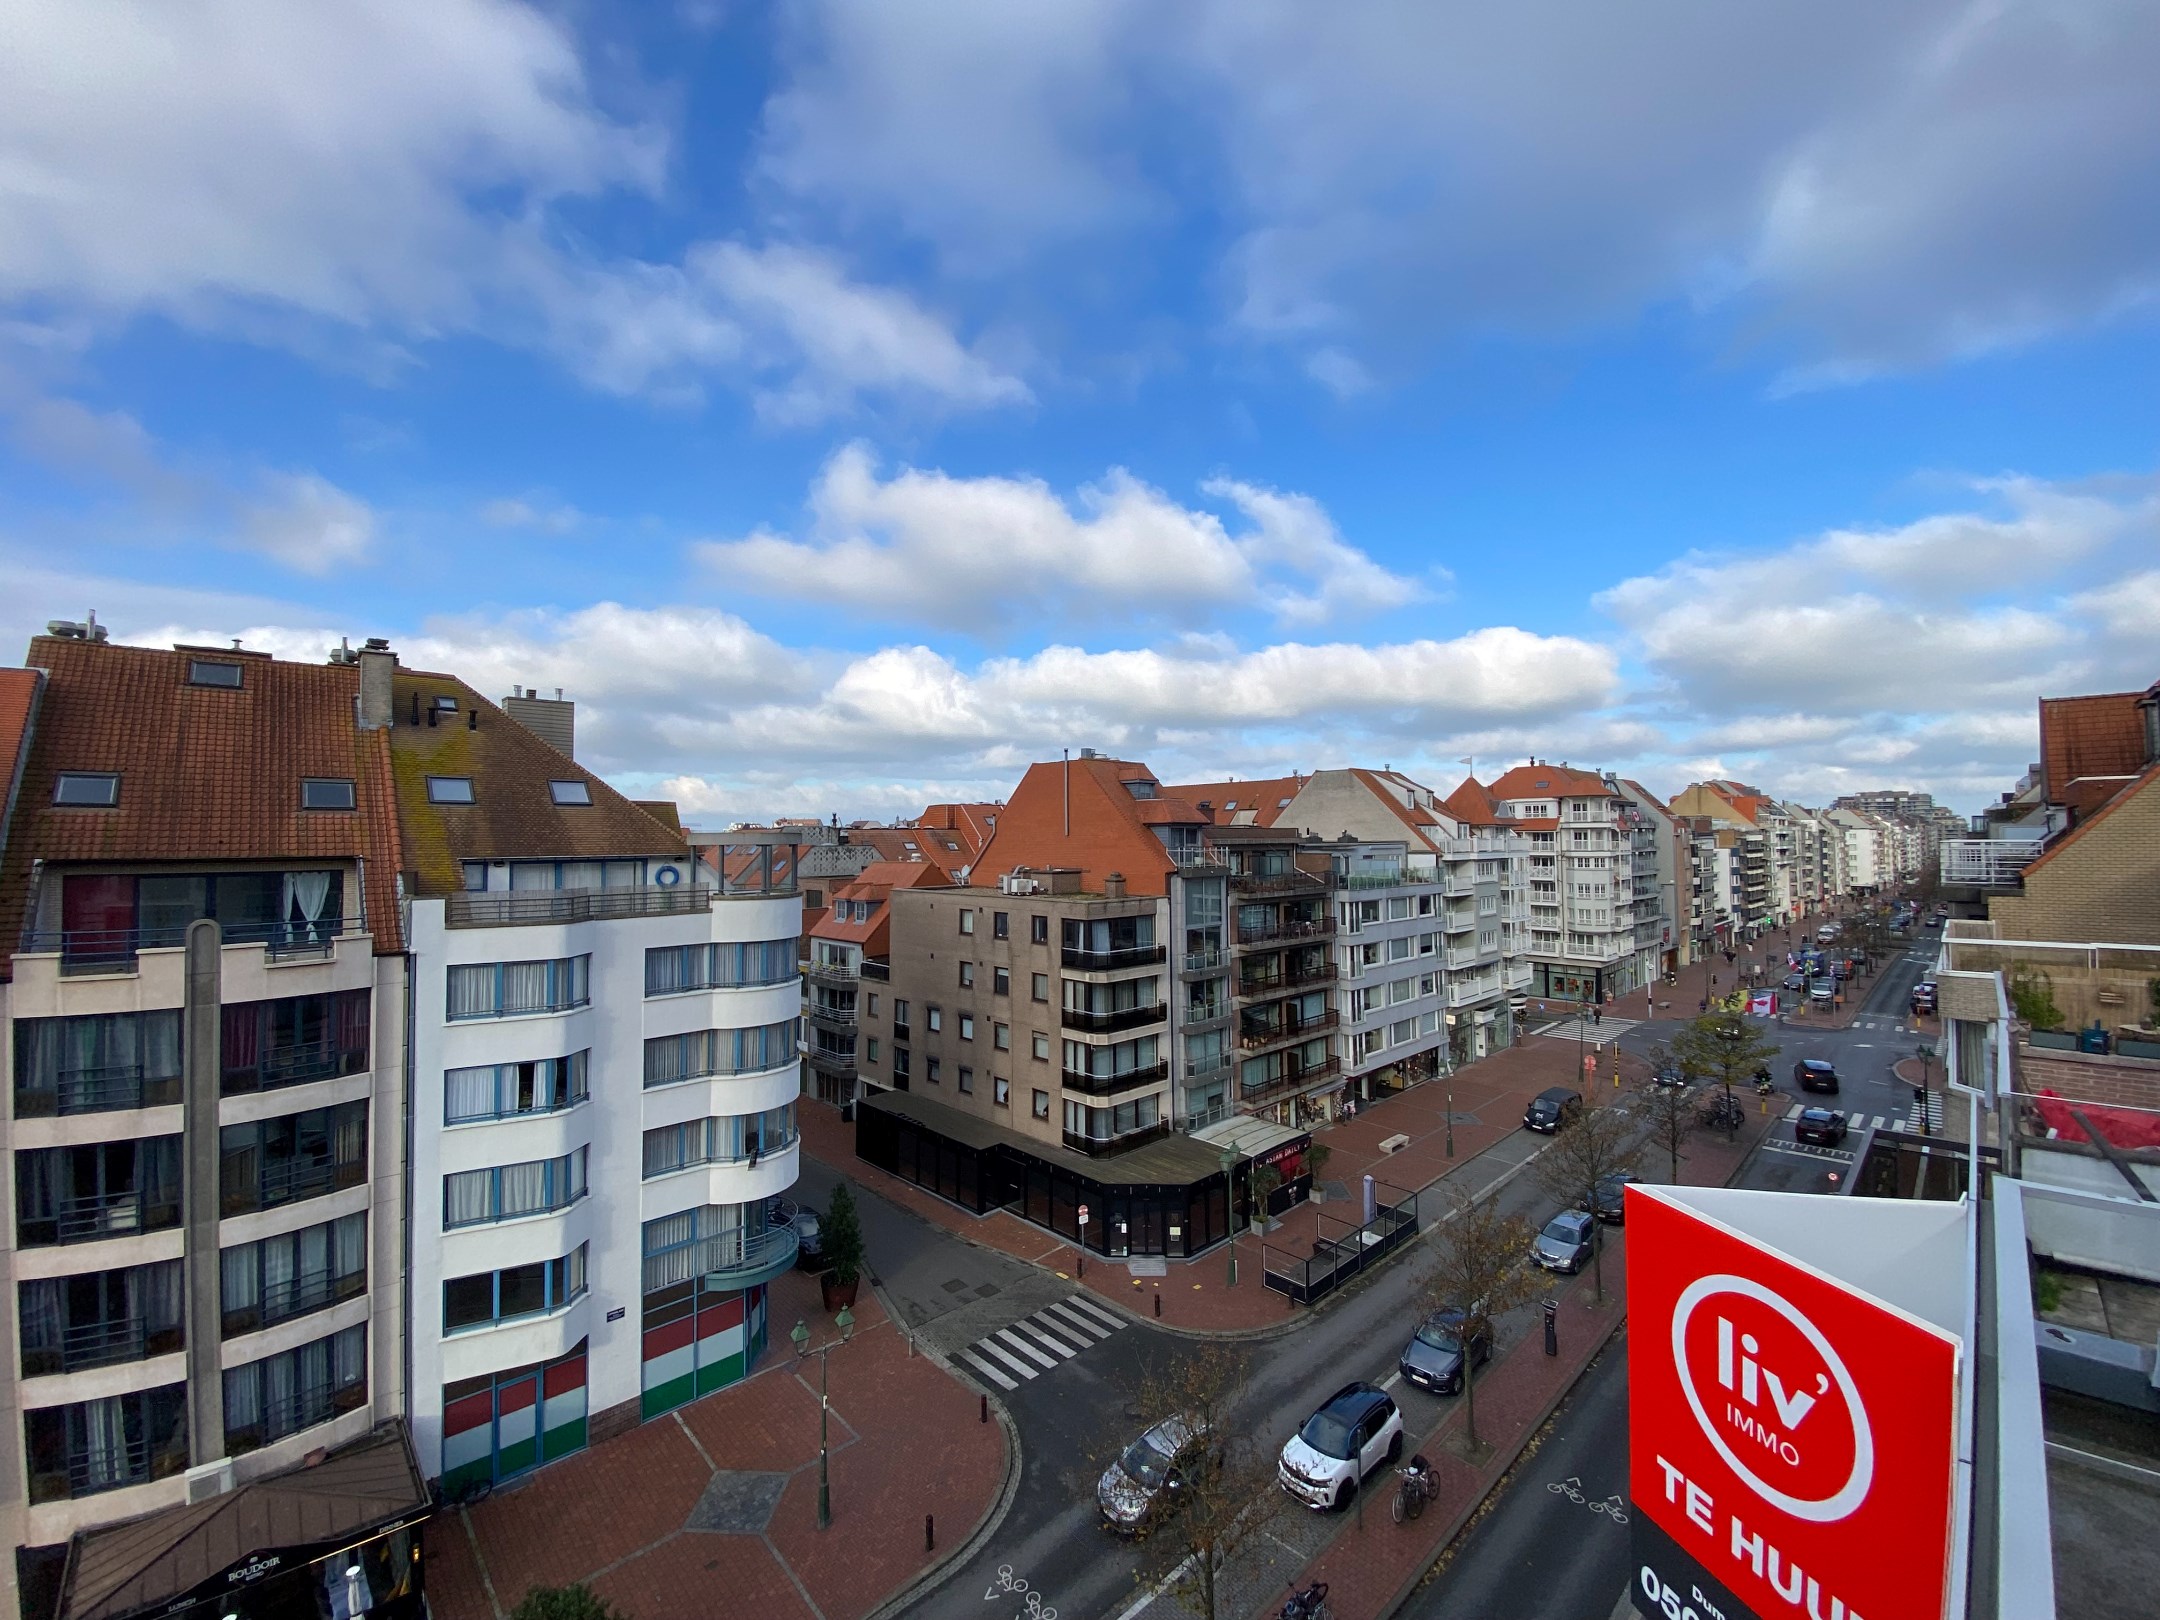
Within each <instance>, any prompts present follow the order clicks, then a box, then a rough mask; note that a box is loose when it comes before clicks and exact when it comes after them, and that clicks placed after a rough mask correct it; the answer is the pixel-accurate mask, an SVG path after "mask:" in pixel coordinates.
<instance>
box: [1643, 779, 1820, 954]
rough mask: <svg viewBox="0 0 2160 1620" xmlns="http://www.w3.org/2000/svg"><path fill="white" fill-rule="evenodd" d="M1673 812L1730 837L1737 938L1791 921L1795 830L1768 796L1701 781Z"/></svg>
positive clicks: (1731, 898) (1688, 790) (1729, 784)
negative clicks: (1726, 833)
mask: <svg viewBox="0 0 2160 1620" xmlns="http://www.w3.org/2000/svg"><path fill="white" fill-rule="evenodd" d="M1672 808H1673V811H1674V813H1675V814H1677V815H1685V816H1695V817H1701V818H1704V819H1706V820H1708V821H1709V822H1710V823H1711V824H1712V825H1713V826H1714V827H1716V828H1718V829H1720V830H1721V831H1729V832H1730V833H1731V835H1732V837H1731V844H1730V847H1731V851H1732V853H1731V856H1730V858H1729V859H1730V864H1731V866H1732V869H1733V880H1732V886H1731V888H1730V889H1729V891H1728V897H1727V903H1728V905H1729V907H1730V910H1731V914H1732V922H1733V928H1734V931H1735V934H1736V936H1738V937H1743V938H1744V937H1749V936H1752V935H1753V934H1755V933H1758V932H1760V931H1762V930H1763V929H1766V928H1775V927H1778V926H1780V925H1782V924H1783V923H1785V922H1786V921H1788V920H1789V919H1790V918H1791V916H1792V902H1793V878H1792V870H1793V865H1794V861H1795V853H1794V844H1793V838H1792V834H1791V827H1790V823H1788V822H1787V821H1786V820H1785V818H1784V817H1783V816H1782V815H1780V814H1778V813H1776V812H1775V810H1774V809H1773V807H1772V804H1771V800H1770V798H1769V796H1768V795H1767V794H1764V793H1760V792H1758V791H1757V790H1755V789H1754V788H1751V787H1748V786H1746V785H1745V784H1744V783H1740V782H1732V781H1714V782H1697V783H1694V784H1692V785H1691V786H1689V787H1686V788H1683V789H1682V790H1681V791H1680V792H1679V793H1678V794H1676V795H1675V796H1674V798H1673V801H1672Z"/></svg>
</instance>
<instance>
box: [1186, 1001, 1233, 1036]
mask: <svg viewBox="0 0 2160 1620" xmlns="http://www.w3.org/2000/svg"><path fill="white" fill-rule="evenodd" d="M1232 1011H1233V1008H1232V1006H1231V1004H1230V1002H1229V1000H1228V999H1227V998H1226V999H1224V1000H1221V1001H1196V1002H1193V1003H1191V1004H1190V1005H1189V1006H1187V1007H1186V1009H1185V1016H1184V1017H1183V1018H1182V1019H1180V1020H1179V1026H1180V1027H1181V1028H1183V1029H1187V1030H1199V1029H1206V1028H1207V1027H1208V1026H1209V1025H1211V1024H1219V1023H1221V1022H1223V1021H1224V1020H1225V1019H1227V1018H1228V1017H1229V1016H1230V1014H1231V1012H1232Z"/></svg>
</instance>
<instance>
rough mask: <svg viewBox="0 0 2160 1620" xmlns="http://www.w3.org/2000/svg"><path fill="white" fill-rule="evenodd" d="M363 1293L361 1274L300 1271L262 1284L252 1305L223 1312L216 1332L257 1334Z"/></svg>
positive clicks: (363, 1274)
mask: <svg viewBox="0 0 2160 1620" xmlns="http://www.w3.org/2000/svg"><path fill="white" fill-rule="evenodd" d="M366 1292H367V1273H366V1272H365V1271H352V1272H345V1273H342V1274H340V1273H338V1272H334V1271H331V1270H328V1269H327V1268H325V1269H323V1270H318V1271H309V1272H303V1273H302V1274H301V1275H299V1276H297V1277H287V1278H284V1279H282V1280H281V1281H278V1282H273V1283H268V1284H265V1285H264V1287H263V1290H262V1297H261V1299H260V1301H259V1302H258V1303H256V1304H255V1305H253V1306H249V1307H245V1308H243V1309H240V1310H233V1311H227V1312H225V1313H224V1317H223V1319H222V1323H221V1327H220V1331H221V1332H222V1333H223V1335H224V1337H226V1338H228V1339H230V1338H232V1337H234V1336H235V1335H236V1334H241V1333H255V1332H259V1331H260V1330H261V1329H263V1328H266V1327H273V1326H275V1325H276V1324H277V1323H279V1322H289V1321H291V1320H292V1319H293V1318H295V1317H298V1316H306V1315H308V1314H309V1313H310V1312H313V1311H319V1310H323V1309H325V1308H326V1307H328V1306H331V1305H335V1304H338V1303H339V1302H340V1301H343V1300H348V1299H352V1298H355V1297H357V1296H358V1295H360V1294H364V1293H366Z"/></svg>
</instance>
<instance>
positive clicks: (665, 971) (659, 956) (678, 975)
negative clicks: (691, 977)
mask: <svg viewBox="0 0 2160 1620" xmlns="http://www.w3.org/2000/svg"><path fill="white" fill-rule="evenodd" d="M685 954H686V951H685V947H683V946H681V945H653V946H649V947H647V949H646V952H645V993H646V994H647V995H648V996H666V995H672V994H674V993H675V992H676V991H678V990H682V989H686V988H687V985H686V984H685V980H686V979H687V977H688V973H687V966H688V964H687V963H686V962H685V961H684V959H683V958H684V956H685Z"/></svg>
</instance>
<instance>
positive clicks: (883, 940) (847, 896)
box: [810, 861, 952, 957]
mask: <svg viewBox="0 0 2160 1620" xmlns="http://www.w3.org/2000/svg"><path fill="white" fill-rule="evenodd" d="M951 884H952V877H951V875H950V874H948V873H947V872H946V871H945V869H944V868H943V867H941V866H937V865H934V864H933V863H931V862H929V861H872V862H871V863H870V864H869V865H868V866H866V867H864V868H863V869H862V872H861V873H860V874H859V875H858V876H856V877H854V878H851V879H850V880H849V881H848V882H846V883H843V884H841V885H840V887H838V888H837V889H835V890H833V894H832V897H833V899H834V900H835V901H836V902H837V901H841V900H869V901H872V902H877V903H878V905H877V909H876V910H875V911H873V912H872V913H871V914H870V920H869V921H868V922H857V921H854V920H853V919H850V920H848V921H846V922H842V921H841V920H840V918H839V917H838V916H836V915H834V914H833V913H831V912H830V911H828V912H827V914H826V915H825V917H824V918H823V919H822V920H820V921H819V923H818V924H817V926H816V927H814V928H812V929H811V930H810V933H811V935H812V936H813V937H814V938H817V939H831V940H841V941H849V942H852V943H854V944H857V945H860V946H861V947H862V953H863V955H865V956H869V957H885V956H888V955H890V954H891V952H892V907H891V905H889V904H885V903H883V902H887V901H889V900H890V899H891V898H892V892H893V890H895V889H943V888H947V887H949V886H950V885H951Z"/></svg>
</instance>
